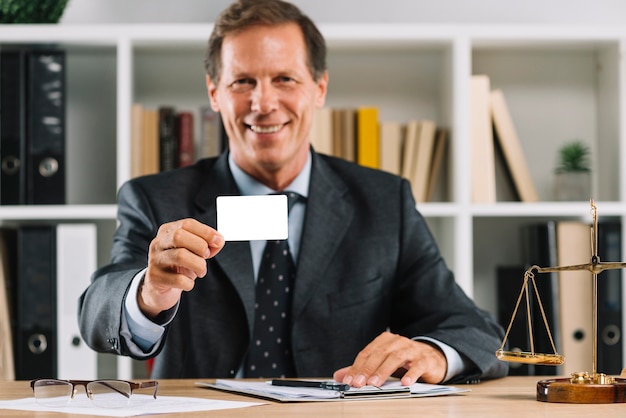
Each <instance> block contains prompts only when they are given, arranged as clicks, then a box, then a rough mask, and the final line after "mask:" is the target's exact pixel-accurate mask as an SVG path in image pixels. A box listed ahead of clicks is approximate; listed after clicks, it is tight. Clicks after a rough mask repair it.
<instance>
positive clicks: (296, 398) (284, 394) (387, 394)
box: [196, 379, 469, 402]
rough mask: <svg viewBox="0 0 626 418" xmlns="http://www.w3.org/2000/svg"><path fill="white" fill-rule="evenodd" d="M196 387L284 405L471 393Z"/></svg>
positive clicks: (416, 388) (227, 383)
mask: <svg viewBox="0 0 626 418" xmlns="http://www.w3.org/2000/svg"><path fill="white" fill-rule="evenodd" d="M196 386H199V387H205V388H211V389H218V390H223V391H226V392H232V393H237V394H240V395H249V396H254V397H259V398H264V399H271V400H275V401H280V402H323V401H326V402H328V401H347V400H358V399H361V400H366V399H368V400H372V399H401V398H417V397H426V396H442V395H452V394H458V393H463V392H468V391H469V389H460V388H457V387H454V386H445V385H431V384H427V383H415V384H414V385H411V386H402V384H401V383H400V381H396V380H393V381H388V382H386V383H385V384H384V385H382V386H380V387H375V386H364V387H362V388H350V390H348V391H345V392H339V391H334V390H324V389H316V388H296V387H286V386H273V385H271V384H270V383H268V382H265V381H243V380H236V379H217V380H216V381H215V383H210V382H196Z"/></svg>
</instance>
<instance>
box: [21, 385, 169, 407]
mask: <svg viewBox="0 0 626 418" xmlns="http://www.w3.org/2000/svg"><path fill="white" fill-rule="evenodd" d="M77 386H84V387H85V392H86V393H87V397H89V399H91V400H92V401H93V403H94V405H96V406H98V407H102V408H123V407H125V406H128V405H130V398H131V395H132V394H133V390H135V389H144V388H154V393H153V394H152V396H153V397H154V399H156V394H157V389H158V387H159V383H158V382H157V381H156V380H151V381H148V382H140V383H134V382H127V381H125V380H58V379H37V380H33V381H31V382H30V387H31V388H33V393H34V395H35V400H36V401H37V403H38V404H39V405H42V406H50V407H60V406H65V405H67V403H68V402H69V401H70V400H71V399H73V398H74V394H75V393H76V387H77Z"/></svg>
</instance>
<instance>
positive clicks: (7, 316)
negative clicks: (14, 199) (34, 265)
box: [0, 229, 16, 380]
mask: <svg viewBox="0 0 626 418" xmlns="http://www.w3.org/2000/svg"><path fill="white" fill-rule="evenodd" d="M15 244H16V241H15V233H14V231H12V230H9V229H4V230H0V380H15V366H14V364H13V332H12V330H11V317H12V305H13V301H12V298H11V297H10V295H11V287H10V280H11V277H14V273H15V272H14V264H15V263H14V254H13V252H14V251H13V250H14V249H15Z"/></svg>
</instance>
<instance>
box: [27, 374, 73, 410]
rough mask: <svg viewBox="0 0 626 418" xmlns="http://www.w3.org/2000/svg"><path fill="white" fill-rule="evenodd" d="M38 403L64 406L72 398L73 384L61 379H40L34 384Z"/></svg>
mask: <svg viewBox="0 0 626 418" xmlns="http://www.w3.org/2000/svg"><path fill="white" fill-rule="evenodd" d="M33 393H34V394H35V399H36V400H37V403H38V404H40V405H44V406H56V407H58V406H64V405H66V404H67V403H68V402H69V400H70V399H71V398H72V384H71V383H69V382H62V381H60V380H38V381H36V382H35V385H34V386H33Z"/></svg>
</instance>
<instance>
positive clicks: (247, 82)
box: [230, 78, 254, 91]
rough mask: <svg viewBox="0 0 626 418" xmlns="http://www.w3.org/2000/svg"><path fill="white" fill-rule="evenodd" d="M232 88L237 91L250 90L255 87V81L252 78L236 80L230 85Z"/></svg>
mask: <svg viewBox="0 0 626 418" xmlns="http://www.w3.org/2000/svg"><path fill="white" fill-rule="evenodd" d="M230 87H231V88H232V89H233V90H235V91H243V90H248V89H251V88H253V87H254V80H252V79H250V78H241V79H239V80H235V81H233V82H232V83H231V84H230Z"/></svg>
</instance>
